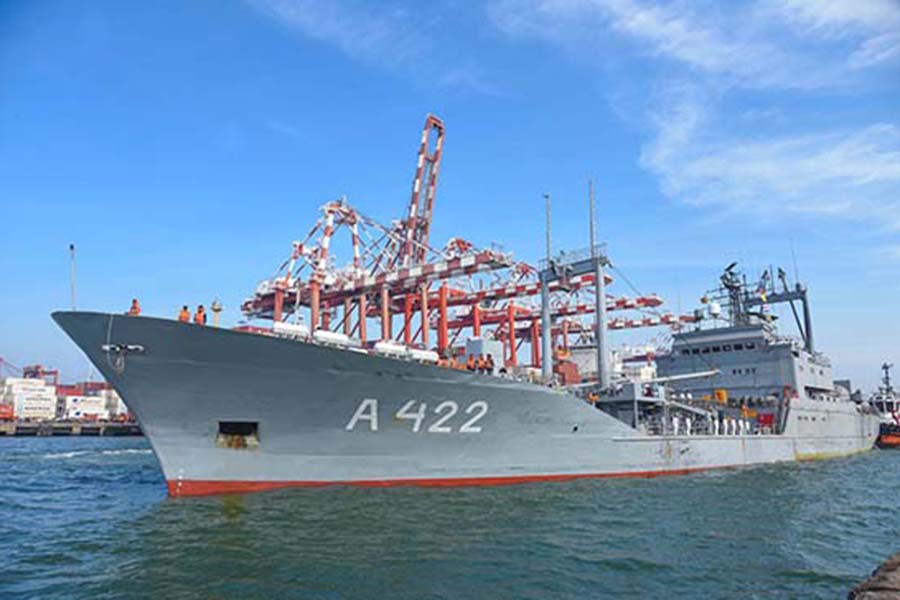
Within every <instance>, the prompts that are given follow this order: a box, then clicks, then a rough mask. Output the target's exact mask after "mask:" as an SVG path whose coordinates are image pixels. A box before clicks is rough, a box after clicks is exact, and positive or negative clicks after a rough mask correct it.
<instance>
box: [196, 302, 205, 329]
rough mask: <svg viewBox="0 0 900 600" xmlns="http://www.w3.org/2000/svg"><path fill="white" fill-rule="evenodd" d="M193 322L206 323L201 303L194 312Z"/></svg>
mask: <svg viewBox="0 0 900 600" xmlns="http://www.w3.org/2000/svg"><path fill="white" fill-rule="evenodd" d="M194 323H196V324H197V325H206V310H205V309H204V308H203V305H202V304H201V305H199V306H198V307H197V312H196V313H195V314H194Z"/></svg>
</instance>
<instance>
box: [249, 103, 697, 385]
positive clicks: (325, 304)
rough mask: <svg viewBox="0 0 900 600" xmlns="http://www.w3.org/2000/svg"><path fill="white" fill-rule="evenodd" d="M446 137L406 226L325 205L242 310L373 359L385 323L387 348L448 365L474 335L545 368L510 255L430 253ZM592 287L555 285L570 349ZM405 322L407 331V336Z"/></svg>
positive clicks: (424, 171) (419, 183) (664, 321)
mask: <svg viewBox="0 0 900 600" xmlns="http://www.w3.org/2000/svg"><path fill="white" fill-rule="evenodd" d="M444 132H445V130H444V124H443V122H442V121H441V120H440V119H439V118H438V117H436V116H434V115H428V117H427V118H426V120H425V126H424V128H423V130H422V137H421V143H420V145H419V151H418V157H417V161H416V172H415V177H414V178H413V184H412V194H411V197H410V201H409V207H408V211H407V213H406V218H404V219H401V220H399V221H395V222H393V223H392V224H391V225H390V226H387V225H383V224H381V223H379V222H378V221H376V220H374V219H372V218H370V217H368V216H366V215H364V214H363V213H361V212H360V211H359V210H357V209H356V208H354V207H353V206H351V205H350V204H349V203H348V202H347V200H346V198H341V199H339V200H334V201H331V202H328V203H326V204H325V205H324V206H322V207H321V209H320V210H321V213H322V214H321V217H320V218H319V219H318V221H317V222H316V224H315V225H314V226H313V227H312V229H311V230H310V231H309V233H308V234H307V235H306V237H305V238H303V239H302V240H300V241H295V242H294V243H293V245H292V250H291V253H290V256H289V257H288V259H287V260H285V262H284V263H282V265H281V267H280V268H279V269H278V271H277V272H276V274H275V276H274V277H272V278H270V279H267V280H264V281H262V282H261V283H260V284H259V285H258V286H257V289H256V292H255V293H254V294H253V296H252V297H250V298H248V299H247V300H246V301H245V302H244V303H243V305H242V310H243V312H244V314H245V315H246V316H248V317H251V318H263V319H272V320H274V321H285V320H287V319H288V318H290V317H291V316H292V315H295V314H297V313H298V311H299V310H300V309H301V308H308V309H309V320H308V325H309V328H310V330H311V332H312V333H313V334H315V333H316V332H319V331H331V332H335V333H342V334H343V335H345V336H347V337H348V338H356V339H358V340H359V341H360V342H361V344H362V345H363V346H364V347H365V346H367V345H368V343H369V341H370V338H369V335H368V328H367V321H368V320H369V319H376V320H377V321H379V322H380V335H379V336H378V338H379V339H380V340H381V341H389V340H390V341H394V340H395V341H397V342H401V343H403V344H405V345H406V346H411V347H418V348H424V349H431V348H434V349H435V350H436V351H437V352H438V353H439V354H440V355H444V356H446V355H447V354H449V353H451V352H454V349H453V347H452V346H453V344H454V343H455V341H456V340H457V339H458V337H459V336H460V335H461V334H462V333H463V332H464V331H469V332H470V333H471V335H472V337H476V338H478V337H482V336H485V337H490V338H494V339H498V340H501V341H503V342H504V346H505V354H506V357H505V364H506V365H507V366H515V365H517V362H518V359H517V354H518V348H519V346H521V344H522V343H523V342H524V341H527V342H529V344H530V346H531V365H532V366H534V367H537V366H540V348H541V343H540V327H539V320H540V310H539V308H537V307H535V306H534V303H533V301H532V300H533V298H534V297H535V296H538V295H539V294H540V282H539V281H538V278H537V270H536V269H535V268H534V267H532V266H531V265H529V264H527V263H523V262H516V261H514V260H513V258H512V256H511V254H509V253H505V252H502V251H499V250H496V249H482V248H478V247H476V246H475V245H474V244H472V243H471V242H469V241H467V240H465V239H463V238H459V237H454V238H452V239H450V241H449V242H448V243H447V244H446V245H445V246H444V247H443V248H441V249H436V248H434V247H433V246H431V244H430V233H431V224H432V215H433V212H434V201H435V197H436V191H437V181H438V174H439V172H440V165H441V156H442V152H443V143H444ZM342 231H343V232H345V233H346V234H347V235H349V245H350V250H351V258H350V261H349V262H348V263H346V264H343V265H339V264H338V263H337V260H336V257H335V256H334V254H333V253H332V252H331V248H332V242H333V240H334V239H335V236H336V235H337V234H338V233H339V232H342ZM605 279H606V283H607V284H610V283H612V282H613V280H612V278H610V277H609V276H608V275H607V276H606V277H605ZM594 283H595V282H594V276H593V275H590V274H589V275H583V276H580V277H574V278H571V280H569V281H567V282H566V284H565V285H561V284H560V283H558V282H554V283H552V284H551V285H550V292H551V294H552V301H551V302H552V306H553V311H552V315H553V316H554V317H557V318H558V319H559V322H560V325H559V327H558V331H559V333H558V335H560V336H561V337H562V340H563V345H564V346H567V345H568V336H569V335H570V334H576V333H579V334H581V333H583V332H584V331H585V330H590V329H591V327H593V325H584V324H582V323H581V321H580V320H579V319H581V318H583V317H585V316H588V315H590V314H591V313H592V312H593V309H594V307H593V305H592V304H591V303H590V302H585V301H583V298H581V295H582V294H586V293H593V288H594ZM661 304H662V300H661V299H660V298H659V297H657V296H655V295H651V296H645V297H637V298H628V297H625V296H622V297H609V296H608V297H607V307H608V310H620V311H624V310H653V309H655V308H656V307H658V306H660V305H661ZM451 309H452V310H453V311H454V314H452V315H451V314H450V311H451ZM573 317H574V318H575V319H574V320H573ZM395 319H399V321H400V328H399V330H398V331H397V332H395V331H394V329H393V324H394V321H395ZM693 320H694V317H692V316H675V315H671V314H663V315H653V316H644V317H642V318H636V319H630V318H629V319H625V318H620V319H613V320H611V321H609V323H608V324H607V326H608V328H609V329H623V328H635V327H654V326H659V325H669V326H677V325H679V324H682V323H686V322H691V321H693ZM491 328H492V329H491ZM432 329H434V330H435V331H436V335H435V336H434V338H435V339H434V341H432V335H431V332H432ZM556 331H557V330H554V337H556V336H557V333H556ZM517 340H522V341H519V342H517Z"/></svg>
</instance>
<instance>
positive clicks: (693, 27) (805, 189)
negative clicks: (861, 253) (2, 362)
mask: <svg viewBox="0 0 900 600" xmlns="http://www.w3.org/2000/svg"><path fill="white" fill-rule="evenodd" d="M489 15H490V18H491V19H492V21H493V22H494V23H495V25H496V27H497V28H498V29H499V30H500V31H502V32H504V33H505V34H506V35H508V36H510V37H511V38H513V39H521V38H526V39H537V40H542V41H544V42H547V43H551V44H553V45H556V46H559V47H561V48H565V49H566V50H568V51H569V52H571V53H572V54H573V55H574V56H577V57H579V58H580V59H585V58H587V59H590V58H593V57H596V58H599V59H600V60H604V57H605V56H606V55H608V54H612V53H616V52H622V51H623V49H624V51H625V52H629V48H630V49H631V51H630V54H632V55H634V56H636V57H640V58H642V59H643V62H645V63H646V66H647V67H650V68H645V69H643V70H639V71H636V72H635V71H633V72H635V77H640V76H641V75H643V76H644V77H645V78H646V81H644V82H643V85H644V88H645V89H646V90H648V96H650V97H652V98H655V99H658V101H651V102H649V103H648V104H649V105H650V108H649V109H648V108H647V107H643V108H641V107H637V108H635V109H634V110H636V111H646V112H644V113H643V120H644V122H645V123H647V125H648V126H647V130H648V136H649V137H648V139H647V141H646V143H645V144H644V146H643V151H642V154H641V158H640V164H641V165H642V167H644V168H645V169H646V170H647V171H649V172H650V173H652V174H654V175H655V176H657V178H658V179H659V182H660V187H661V189H662V191H663V193H664V194H666V195H667V196H669V197H671V198H674V199H678V200H680V201H683V202H686V203H690V204H693V205H702V206H708V207H712V208H715V209H716V210H717V211H720V212H725V213H742V214H748V213H752V214H754V215H757V216H763V217H775V216H780V217H783V216H784V214H785V213H788V214H789V213H795V214H797V213H803V214H808V215H822V216H825V215H830V216H840V217H841V218H853V219H864V220H867V221H868V222H873V223H877V224H878V225H879V226H882V227H886V228H888V229H893V230H900V126H898V124H897V123H895V122H891V121H892V119H890V118H888V119H886V120H885V119H884V118H882V119H874V120H873V119H869V120H868V122H866V119H865V117H864V116H863V115H857V116H856V117H857V118H855V119H854V122H855V123H856V124H855V125H846V126H842V125H839V124H837V123H839V122H840V121H837V122H836V121H835V120H834V119H833V118H829V117H828V116H827V115H826V116H824V117H822V118H820V119H816V118H815V117H814V116H813V115H810V114H809V111H805V112H804V113H803V114H802V115H800V116H801V117H802V118H795V119H793V118H791V114H792V108H793V107H792V104H791V101H790V100H789V99H790V98H792V95H795V94H796V95H797V96H798V97H799V98H801V99H800V100H796V99H795V102H796V106H808V105H810V104H811V103H813V104H814V103H815V98H816V95H817V94H830V93H833V92H834V91H836V90H840V91H841V93H842V94H844V95H850V94H855V95H859V94H863V93H864V91H865V89H866V80H865V79H862V78H863V77H864V76H865V75H866V74H865V73H863V71H864V70H867V69H876V70H877V69H878V68H879V67H884V66H886V65H887V63H888V62H890V61H892V60H894V59H895V58H897V57H898V55H900V48H898V43H900V39H898V37H900V2H898V1H897V0H852V1H850V0H746V1H735V2H728V3H720V2H709V1H704V0H700V1H698V2H691V3H687V2H683V1H680V0H671V1H665V0H659V1H651V0H495V2H493V4H491V6H490V8H489ZM611 39H612V40H618V42H619V43H618V46H614V45H611V42H610V41H609V40H611ZM623 44H624V47H623ZM873 76H875V75H873ZM673 81H677V82H679V83H674V84H673V83H672V82H673ZM747 90H752V91H754V92H761V94H765V93H766V92H768V91H776V92H777V94H778V95H777V96H775V95H773V94H768V95H767V96H761V95H759V94H758V95H757V98H759V97H765V98H767V101H762V102H747V101H743V97H744V96H745V94H746V91H747ZM612 93H614V92H612ZM860 117H862V118H860ZM738 121H740V122H739V123H738ZM860 123H862V124H860Z"/></svg>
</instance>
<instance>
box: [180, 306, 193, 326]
mask: <svg viewBox="0 0 900 600" xmlns="http://www.w3.org/2000/svg"><path fill="white" fill-rule="evenodd" d="M178 320H179V321H181V322H182V323H190V322H191V311H189V310H188V307H187V304H185V305H184V306H182V307H181V312H179V313H178Z"/></svg>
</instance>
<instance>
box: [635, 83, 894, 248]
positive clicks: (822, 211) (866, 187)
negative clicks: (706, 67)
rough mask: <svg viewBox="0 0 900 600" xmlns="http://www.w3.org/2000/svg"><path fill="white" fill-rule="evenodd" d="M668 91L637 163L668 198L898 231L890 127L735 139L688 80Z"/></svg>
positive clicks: (723, 207)
mask: <svg viewBox="0 0 900 600" xmlns="http://www.w3.org/2000/svg"><path fill="white" fill-rule="evenodd" d="M666 95H667V97H668V98H669V99H670V102H668V103H666V104H665V105H664V107H663V108H661V109H658V110H657V111H656V112H655V113H654V114H653V120H654V124H655V128H656V134H655V137H654V138H653V139H652V140H651V141H649V142H648V143H647V144H646V145H645V146H644V150H643V153H642V156H641V164H642V166H643V167H645V168H646V169H647V170H649V171H650V172H652V173H654V174H655V175H657V176H658V177H659V179H660V182H661V186H662V189H663V191H664V193H666V194H667V195H668V196H671V197H673V198H678V199H680V200H682V201H685V202H688V203H690V204H694V205H703V206H714V207H717V208H720V209H723V210H727V211H738V212H743V213H753V214H756V215H759V216H763V217H768V216H773V215H779V216H782V217H783V215H784V214H785V213H791V212H794V213H804V214H808V215H830V216H840V217H843V218H850V219H859V220H866V221H869V222H874V223H878V224H881V225H884V226H887V227H889V228H892V229H898V230H900V195H898V190H900V128H898V127H897V126H896V125H893V124H890V123H875V124H872V125H869V126H866V127H863V128H859V129H824V130H818V131H816V132H813V133H800V134H794V135H757V136H754V137H748V136H745V137H740V136H735V135H734V134H731V133H730V132H728V131H723V130H722V129H720V128H718V127H716V126H715V125H714V124H713V123H711V122H710V121H711V119H710V115H709V112H708V111H709V110H710V108H711V106H710V105H709V104H707V103H706V102H707V101H706V99H705V97H704V96H703V94H702V93H697V92H696V91H695V90H692V89H691V88H690V86H687V87H686V89H685V88H683V89H680V90H679V89H677V88H673V89H669V90H667V93H666Z"/></svg>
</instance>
